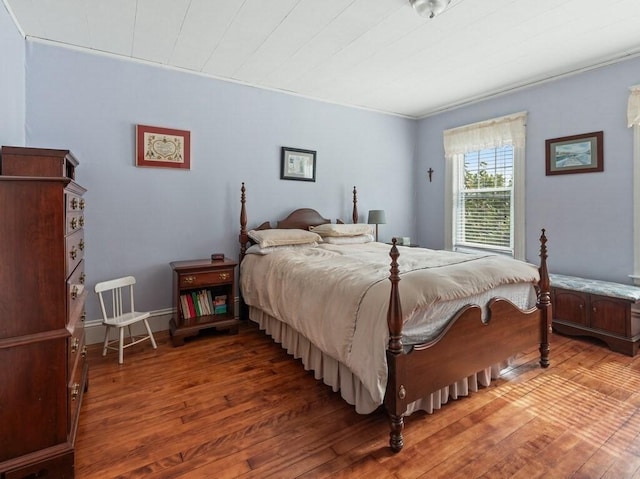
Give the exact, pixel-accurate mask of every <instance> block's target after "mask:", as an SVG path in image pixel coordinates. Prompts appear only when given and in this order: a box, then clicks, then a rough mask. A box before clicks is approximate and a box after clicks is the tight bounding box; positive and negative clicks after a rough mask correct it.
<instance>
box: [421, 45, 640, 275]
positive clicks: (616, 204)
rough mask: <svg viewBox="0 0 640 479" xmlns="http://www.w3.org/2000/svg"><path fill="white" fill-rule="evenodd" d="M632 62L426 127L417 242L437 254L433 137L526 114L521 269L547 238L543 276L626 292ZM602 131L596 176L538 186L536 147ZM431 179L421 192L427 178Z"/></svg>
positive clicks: (440, 184)
mask: <svg viewBox="0 0 640 479" xmlns="http://www.w3.org/2000/svg"><path fill="white" fill-rule="evenodd" d="M639 83H640V58H635V59H631V60H627V61H625V62H621V63H617V64H614V65H609V66H606V67H603V68H599V69H596V70H591V71H588V72H584V73H581V74H578V75H573V76H569V77H565V78H562V79H558V80H555V81H552V82H547V83H544V84H540V85H537V86H535V87H531V88H528V89H525V90H521V91H518V92H515V93H511V94H508V95H503V96H500V97H497V98H494V99H491V100H487V101H483V102H480V103H476V104H473V105H470V106H467V107H464V108H459V109H457V110H453V111H450V112H446V113H442V114H439V115H436V116H432V117H429V118H425V119H423V120H421V121H420V124H419V127H418V137H419V145H418V161H417V168H418V170H419V171H420V172H421V175H419V176H417V178H418V181H417V182H416V186H415V188H416V193H417V197H418V205H417V211H418V218H419V221H418V237H419V239H420V241H421V242H422V243H423V244H425V245H427V246H429V247H432V248H441V247H443V245H444V233H443V225H444V148H443V144H442V132H443V130H444V129H447V128H452V127H456V126H460V125H464V124H468V123H473V122H476V121H481V120H485V119H489V118H493V117H497V116H501V115H505V114H508V113H515V112H519V111H527V112H528V122H527V146H526V165H527V166H526V238H527V246H526V251H527V259H528V260H529V261H531V262H535V263H537V262H538V247H539V245H538V242H537V238H538V236H539V235H540V228H546V229H547V236H548V238H549V255H550V256H549V267H550V269H551V271H552V272H556V273H564V274H575V275H579V276H584V277H589V278H598V279H605V280H613V281H619V282H623V283H629V284H630V283H631V280H630V279H629V277H628V275H629V274H631V273H632V272H633V234H632V232H633V216H632V215H633V185H632V179H633V176H632V175H633V132H632V130H631V129H629V128H627V126H626V111H627V99H628V97H629V87H630V86H632V85H635V84H639ZM600 130H602V131H604V171H603V172H601V173H582V174H570V175H556V176H545V140H546V139H549V138H558V137H563V136H569V135H576V134H581V133H589V132H593V131H600ZM429 167H431V168H433V169H434V170H435V171H436V173H435V174H434V180H433V182H432V183H429V182H428V180H425V178H426V171H427V170H428V169H429Z"/></svg>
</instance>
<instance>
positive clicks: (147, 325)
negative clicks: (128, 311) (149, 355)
mask: <svg viewBox="0 0 640 479" xmlns="http://www.w3.org/2000/svg"><path fill="white" fill-rule="evenodd" d="M143 322H144V326H145V328H147V334H149V339H150V340H151V345H152V346H153V349H157V348H158V346H157V345H156V340H155V339H154V337H153V333H152V332H151V328H150V327H149V322H148V321H147V320H146V319H144V320H143Z"/></svg>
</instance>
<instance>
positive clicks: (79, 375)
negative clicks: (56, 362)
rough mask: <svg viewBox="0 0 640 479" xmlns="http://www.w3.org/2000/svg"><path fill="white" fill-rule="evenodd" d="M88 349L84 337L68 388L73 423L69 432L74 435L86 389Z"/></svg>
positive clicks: (70, 414)
mask: <svg viewBox="0 0 640 479" xmlns="http://www.w3.org/2000/svg"><path fill="white" fill-rule="evenodd" d="M85 357H86V349H85V345H84V336H83V340H82V346H81V347H80V349H79V350H78V355H77V357H76V358H75V359H76V362H75V364H74V368H73V371H72V372H71V375H70V376H69V378H70V379H69V384H68V387H67V397H68V404H69V418H70V420H71V422H70V423H69V431H68V432H70V433H72V435H74V434H73V433H74V432H75V429H76V427H77V418H78V414H79V412H80V404H81V403H82V396H83V394H84V387H85V381H86V371H87V364H86V362H87V361H86V359H85Z"/></svg>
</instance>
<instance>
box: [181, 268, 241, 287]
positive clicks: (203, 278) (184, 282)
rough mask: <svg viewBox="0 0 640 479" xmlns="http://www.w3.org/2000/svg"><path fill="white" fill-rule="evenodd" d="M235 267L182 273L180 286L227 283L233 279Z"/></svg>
mask: <svg viewBox="0 0 640 479" xmlns="http://www.w3.org/2000/svg"><path fill="white" fill-rule="evenodd" d="M233 271H234V270H233V268H230V269H220V270H215V271H203V272H198V273H191V274H181V275H180V288H199V287H200V286H207V285H210V284H225V283H229V282H230V281H232V280H233Z"/></svg>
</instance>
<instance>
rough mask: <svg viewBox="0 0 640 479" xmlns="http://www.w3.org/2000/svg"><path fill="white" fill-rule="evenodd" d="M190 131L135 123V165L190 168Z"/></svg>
mask: <svg viewBox="0 0 640 479" xmlns="http://www.w3.org/2000/svg"><path fill="white" fill-rule="evenodd" d="M190 150H191V133H190V132H189V131H186V130H175V129H172V128H160V127H157V126H149V125H136V166H150V167H156V168H181V169H186V170H189V169H191V151H190Z"/></svg>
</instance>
